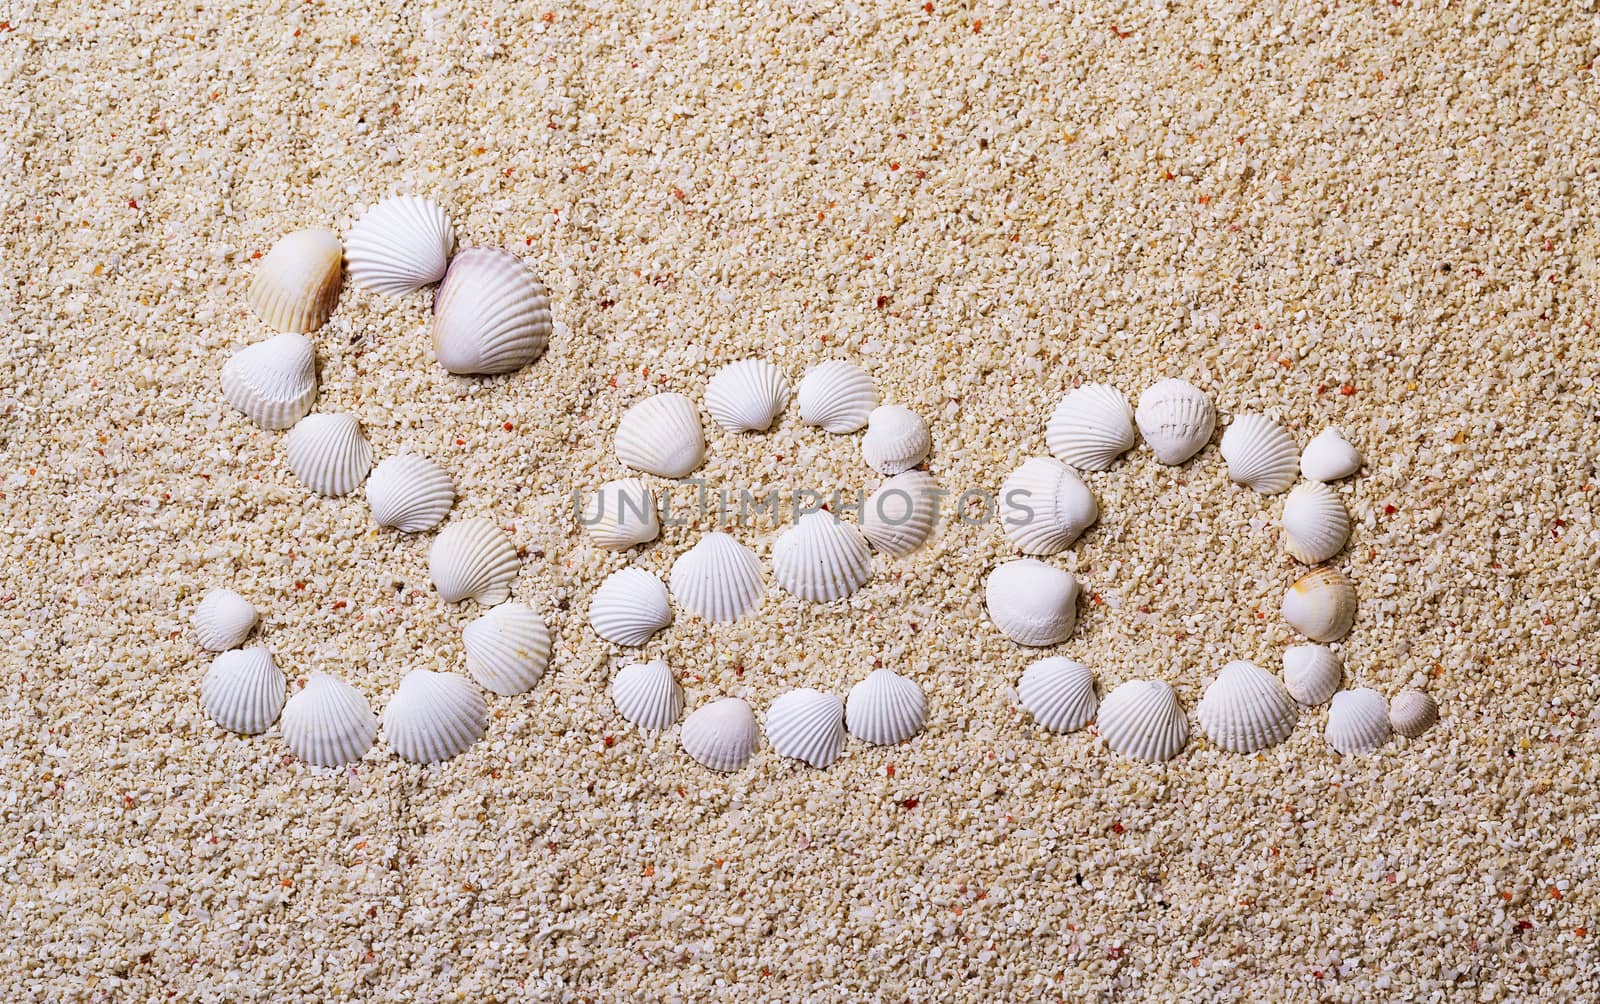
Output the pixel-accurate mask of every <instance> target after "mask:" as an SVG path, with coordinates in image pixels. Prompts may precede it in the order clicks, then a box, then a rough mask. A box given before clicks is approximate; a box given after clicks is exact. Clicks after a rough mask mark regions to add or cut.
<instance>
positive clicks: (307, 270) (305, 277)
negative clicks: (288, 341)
mask: <svg viewBox="0 0 1600 1004" xmlns="http://www.w3.org/2000/svg"><path fill="white" fill-rule="evenodd" d="M343 257H344V249H343V248H342V247H340V246H339V235H338V234H336V233H334V232H333V231H332V230H322V229H312V230H296V231H295V232H294V233H292V234H285V235H284V236H283V237H281V238H279V239H278V243H276V244H274V245H272V250H271V251H268V252H267V255H266V257H265V258H262V259H261V261H260V263H258V264H257V265H256V275H255V278H254V279H253V280H251V282H250V290H249V292H247V293H246V294H245V299H246V300H247V301H248V302H249V304H250V309H251V310H254V311H255V312H256V316H257V317H259V318H261V319H262V320H263V321H265V322H266V323H267V326H268V327H271V328H274V329H276V330H278V331H294V332H299V333H301V334H304V333H305V332H307V331H315V330H317V329H318V328H320V327H322V325H323V322H325V321H326V320H327V319H328V315H329V314H331V313H333V308H334V305H335V304H337V303H338V302H339V279H340V272H339V265H340V262H341V261H342V259H343Z"/></svg>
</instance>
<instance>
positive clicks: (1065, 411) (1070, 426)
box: [1044, 383, 1209, 471]
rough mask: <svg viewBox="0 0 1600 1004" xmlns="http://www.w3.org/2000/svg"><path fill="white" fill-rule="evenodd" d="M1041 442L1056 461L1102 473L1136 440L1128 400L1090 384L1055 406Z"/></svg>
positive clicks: (1105, 386)
mask: <svg viewBox="0 0 1600 1004" xmlns="http://www.w3.org/2000/svg"><path fill="white" fill-rule="evenodd" d="M1207 435H1209V433H1207ZM1044 441H1045V443H1046V444H1047V445H1048V446H1049V447H1050V452H1051V453H1053V454H1055V457H1056V459H1057V460H1060V461H1062V462H1063V463H1067V464H1071V465H1072V466H1073V467H1076V468H1077V469H1078V470H1080V471H1104V470H1109V469H1110V468H1111V465H1112V464H1114V463H1116V462H1117V458H1118V457H1120V456H1122V455H1123V454H1124V453H1126V452H1128V451H1129V450H1131V449H1133V446H1134V444H1135V443H1137V442H1138V441H1139V439H1138V436H1137V435H1136V434H1135V433H1134V429H1133V409H1132V408H1130V407H1128V399H1127V398H1125V397H1123V396H1122V392H1121V391H1120V390H1117V389H1116V388H1115V387H1113V386H1111V385H1110V384H1104V383H1091V384H1084V385H1083V386H1082V387H1079V388H1077V389H1076V390H1073V391H1071V392H1069V393H1068V394H1067V396H1066V397H1064V398H1062V399H1061V403H1060V404H1058V405H1056V410H1055V411H1054V413H1052V414H1051V416H1050V421H1049V422H1048V423H1047V424H1046V425H1045V427H1044Z"/></svg>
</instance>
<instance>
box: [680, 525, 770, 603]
mask: <svg viewBox="0 0 1600 1004" xmlns="http://www.w3.org/2000/svg"><path fill="white" fill-rule="evenodd" d="M671 578H672V598H673V599H675V600H677V601H678V603H679V604H681V605H682V606H683V607H684V608H685V609H687V610H688V611H689V612H690V613H692V614H695V615H697V616H699V617H704V618H705V619H706V620H708V621H733V620H738V619H739V618H740V617H743V616H744V615H745V614H747V613H750V612H751V611H752V610H754V609H755V608H756V607H757V606H759V605H760V604H761V597H762V596H763V595H765V593H766V591H767V587H766V583H764V582H763V581H762V580H761V561H760V559H758V558H757V557H756V555H755V552H754V551H752V550H750V549H749V548H748V547H745V546H744V545H743V544H741V543H739V542H738V541H737V540H734V539H733V538H732V537H730V536H729V535H727V534H725V533H708V534H706V535H705V536H703V537H701V538H700V541H699V543H697V544H695V545H694V547H691V548H690V549H689V550H687V551H685V552H683V553H682V554H680V555H679V556H678V560H677V561H675V562H673V563H672V577H671Z"/></svg>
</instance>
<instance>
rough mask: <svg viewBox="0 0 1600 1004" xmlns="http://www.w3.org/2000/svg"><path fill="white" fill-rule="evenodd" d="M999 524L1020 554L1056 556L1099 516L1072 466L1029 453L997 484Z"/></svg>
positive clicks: (1091, 497)
mask: <svg viewBox="0 0 1600 1004" xmlns="http://www.w3.org/2000/svg"><path fill="white" fill-rule="evenodd" d="M999 514H1000V525H1001V526H1003V527H1004V528H1005V531H1006V536H1007V537H1010V538H1011V542H1012V543H1013V544H1015V545H1016V546H1017V550H1019V551H1021V552H1022V553H1023V554H1057V553H1060V552H1061V551H1065V550H1066V549H1067V548H1069V547H1071V546H1072V542H1073V541H1075V540H1077V539H1078V536H1079V535H1080V534H1082V533H1083V531H1085V530H1087V529H1088V528H1089V527H1090V526H1091V525H1092V524H1093V523H1094V521H1095V520H1097V519H1099V518H1100V506H1099V504H1098V503H1096V502H1095V500H1094V495H1093V494H1091V493H1090V491H1089V489H1088V487H1087V486H1086V485H1084V483H1083V482H1082V481H1081V480H1080V479H1079V478H1078V475H1077V474H1075V473H1074V472H1073V470H1072V468H1070V467H1068V466H1067V465H1066V464H1064V463H1062V462H1061V461H1059V460H1056V459H1054V458H1053V457H1032V458H1030V459H1029V460H1026V461H1024V462H1023V464H1022V466H1021V467H1019V468H1017V469H1016V470H1015V471H1013V472H1011V476H1010V477H1008V478H1006V481H1005V484H1003V485H1001V486H1000V506H999Z"/></svg>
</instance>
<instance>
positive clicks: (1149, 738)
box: [1099, 680, 1189, 763]
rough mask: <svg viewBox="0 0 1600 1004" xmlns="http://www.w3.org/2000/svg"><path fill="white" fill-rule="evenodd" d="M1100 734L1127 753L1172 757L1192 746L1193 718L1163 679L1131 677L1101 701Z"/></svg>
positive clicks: (1160, 759)
mask: <svg viewBox="0 0 1600 1004" xmlns="http://www.w3.org/2000/svg"><path fill="white" fill-rule="evenodd" d="M1099 731H1100V737H1101V738H1102V739H1104V740H1105V741H1106V745H1107V746H1109V747H1111V748H1112V749H1113V750H1115V751H1116V752H1118V753H1121V754H1122V755H1123V756H1131V757H1133V758H1135V759H1137V760H1144V761H1147V762H1149V763H1161V762H1163V761H1166V760H1171V759H1172V758H1173V757H1175V756H1177V755H1178V754H1179V753H1182V752H1183V748H1184V747H1185V746H1187V745H1189V720H1188V719H1187V718H1185V717H1184V714H1183V708H1182V707H1181V706H1179V704H1178V695H1177V694H1174V693H1173V692H1172V688H1171V687H1170V686H1168V685H1167V684H1165V683H1163V682H1161V681H1160V680H1129V681H1128V682H1127V683H1124V684H1123V685H1122V686H1120V687H1118V688H1117V689H1116V690H1113V691H1112V692H1111V693H1109V694H1107V695H1106V698H1105V700H1103V701H1101V702H1100V722H1099Z"/></svg>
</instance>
